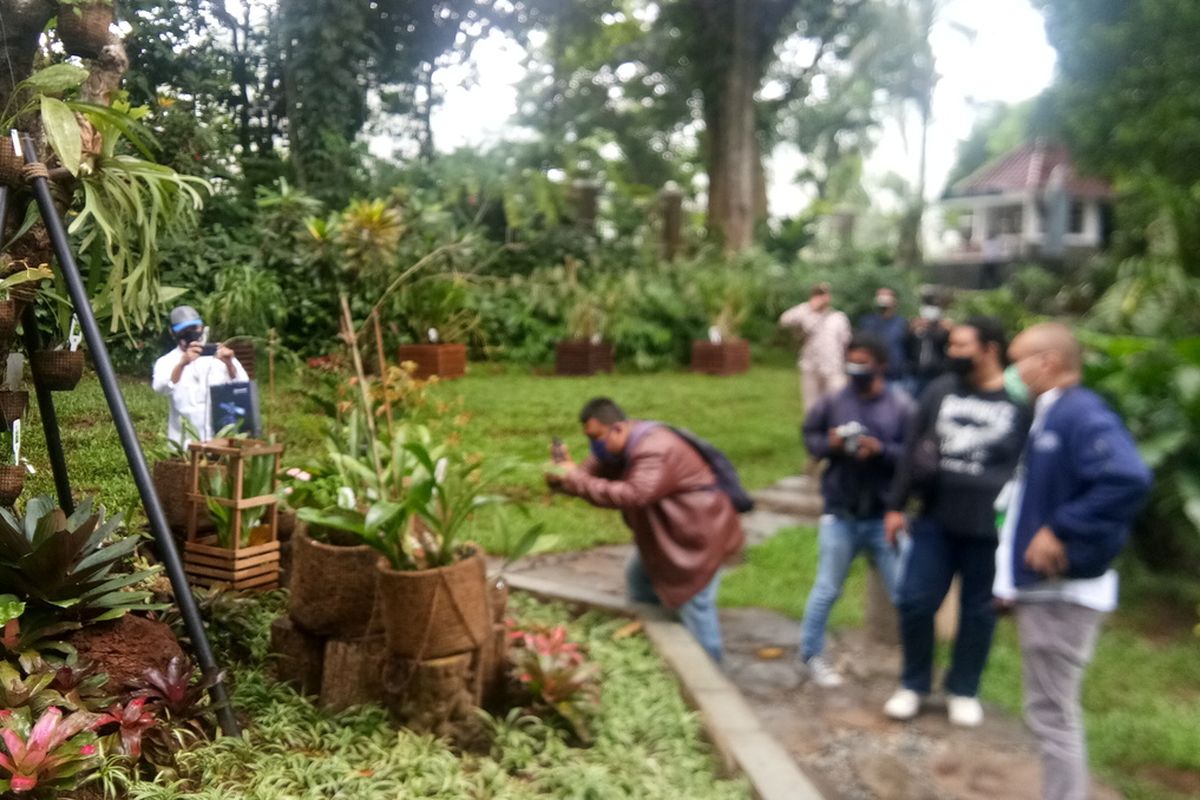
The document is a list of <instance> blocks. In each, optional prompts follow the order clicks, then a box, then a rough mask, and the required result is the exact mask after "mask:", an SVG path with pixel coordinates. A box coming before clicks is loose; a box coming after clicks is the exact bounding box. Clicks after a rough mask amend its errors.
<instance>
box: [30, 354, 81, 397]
mask: <svg viewBox="0 0 1200 800" xmlns="http://www.w3.org/2000/svg"><path fill="white" fill-rule="evenodd" d="M29 366H30V368H31V369H32V370H33V377H34V379H35V380H36V381H37V382H38V384H39V385H41V386H45V387H46V388H47V389H49V390H50V391H52V392H69V391H71V390H72V389H74V388H75V387H76V386H78V385H79V381H80V379H81V378H82V377H83V351H82V350H39V351H38V352H36V353H32V354H31V355H30V356H29Z"/></svg>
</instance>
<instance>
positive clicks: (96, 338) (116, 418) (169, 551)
mask: <svg viewBox="0 0 1200 800" xmlns="http://www.w3.org/2000/svg"><path fill="white" fill-rule="evenodd" d="M14 144H15V142H14ZM22 144H23V148H22V150H23V152H24V156H25V163H26V164H37V163H38V160H37V153H36V151H35V150H34V149H33V140H31V139H30V138H29V136H28V135H26V136H25V137H23V139H22ZM32 183H33V191H34V196H35V197H36V198H37V204H38V209H39V210H40V211H41V214H42V221H43V222H44V223H45V225H46V230H47V231H48V232H49V233H50V240H51V241H52V242H53V244H54V253H55V255H57V256H58V264H59V267H60V268H61V269H62V273H63V278H64V279H66V282H67V292H68V293H69V294H70V296H71V304H72V305H73V306H74V307H75V313H76V315H77V316H78V317H79V324H80V327H82V328H83V338H84V339H85V340H86V341H87V344H88V347H89V348H90V349H91V351H92V364H93V365H94V366H95V368H96V375H97V376H98V377H99V378H100V385H101V386H102V387H103V388H104V397H105V399H106V400H107V401H108V410H109V412H110V413H111V414H112V418H113V423H114V424H115V425H116V427H117V434H118V435H119V436H120V438H121V446H122V447H123V448H124V450H125V458H126V459H127V460H128V461H129V470H130V472H132V473H133V482H134V483H135V484H137V488H138V494H140V495H141V497H142V505H143V507H144V508H145V509H146V517H147V518H148V519H149V521H150V530H151V532H153V534H154V540H155V542H157V543H158V552H159V556H161V558H162V562H163V565H164V566H165V567H166V570H167V577H168V578H169V579H170V581H171V588H172V589H174V590H175V602H176V603H178V604H179V611H180V613H181V614H182V615H183V622H184V626H185V627H186V629H187V634H188V638H190V639H191V641H192V648H193V649H194V650H195V651H196V659H197V660H198V661H199V662H200V669H201V670H202V671H203V672H204V674H205V676H215V675H218V674H219V672H220V670H219V668H218V667H217V662H216V659H214V658H213V653H212V647H211V645H209V643H208V634H206V633H205V631H204V621H203V620H202V619H201V618H200V611H199V609H197V608H196V600H195V598H194V597H192V591H191V588H190V586H189V585H188V580H187V575H185V574H184V571H183V563H182V562H181V561H180V560H179V551H178V550H177V549H176V547H175V540H174V539H172V538H171V530H170V528H169V527H168V526H167V518H166V515H165V514H163V510H162V504H161V503H160V502H159V499H158V493H157V492H155V490H154V482H153V481H152V480H151V479H150V469H149V467H147V466H146V456H145V454H143V453H142V446H141V443H140V442H138V439H137V432H136V430H135V429H134V427H133V420H132V419H131V418H130V417H129V409H128V408H126V406H125V398H124V397H123V396H122V395H121V387H120V385H119V384H118V383H117V374H116V372H115V371H114V370H113V366H112V360H111V359H110V358H109V355H108V347H107V346H106V345H105V344H104V336H103V335H102V334H101V332H100V326H99V325H98V324H97V323H96V315H95V314H94V313H93V312H92V306H91V303H90V302H89V301H88V296H87V291H86V290H85V288H84V285H83V278H82V277H81V276H80V274H79V267H78V265H77V264H76V263H75V256H74V254H73V253H72V252H71V244H70V242H69V241H68V240H67V231H66V229H65V228H64V227H63V223H62V220H61V219H59V217H58V212H57V210H56V209H55V208H54V200H53V198H51V196H50V183H49V181H48V179H47V178H46V177H44V176H41V177H35V178H34V179H33V181H32ZM210 694H211V695H212V699H213V703H214V704H216V707H217V716H218V719H219V720H220V722H221V730H222V731H224V733H225V734H226V735H227V736H240V735H241V731H240V729H239V727H238V724H237V719H236V718H235V717H234V714H233V707H232V706H231V705H230V703H229V693H228V691H226V688H225V684H224V682H223V681H220V680H218V681H217V682H216V683H215V684H213V687H212V689H211V690H210Z"/></svg>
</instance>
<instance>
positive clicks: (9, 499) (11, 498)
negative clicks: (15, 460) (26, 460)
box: [0, 464, 25, 506]
mask: <svg viewBox="0 0 1200 800" xmlns="http://www.w3.org/2000/svg"><path fill="white" fill-rule="evenodd" d="M24 489H25V468H24V467H22V466H20V465H19V464H0V506H11V505H12V504H13V503H15V502H17V498H18V497H20V496H21V492H22V491H23V490H24Z"/></svg>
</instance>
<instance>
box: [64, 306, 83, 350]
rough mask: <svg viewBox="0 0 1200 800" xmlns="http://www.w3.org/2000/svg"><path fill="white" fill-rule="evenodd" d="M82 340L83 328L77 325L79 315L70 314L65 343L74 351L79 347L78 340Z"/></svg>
mask: <svg viewBox="0 0 1200 800" xmlns="http://www.w3.org/2000/svg"><path fill="white" fill-rule="evenodd" d="M82 341H83V330H82V329H81V328H80V327H79V317H78V316H77V315H76V314H72V315H71V330H70V331H69V332H68V333H67V344H68V345H69V346H70V348H71V352H72V353H74V352H75V351H76V350H78V349H79V344H80V342H82Z"/></svg>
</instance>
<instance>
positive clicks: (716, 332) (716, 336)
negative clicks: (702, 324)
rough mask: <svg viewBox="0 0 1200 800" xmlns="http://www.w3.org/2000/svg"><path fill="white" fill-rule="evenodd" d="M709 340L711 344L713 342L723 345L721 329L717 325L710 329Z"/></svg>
mask: <svg viewBox="0 0 1200 800" xmlns="http://www.w3.org/2000/svg"><path fill="white" fill-rule="evenodd" d="M708 340H709V341H710V342H712V343H713V344H720V343H721V329H720V328H718V327H717V326H716V325H713V326H712V327H711V328H709V329H708Z"/></svg>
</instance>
